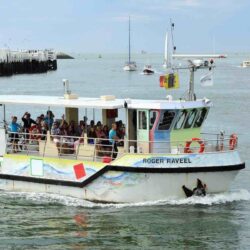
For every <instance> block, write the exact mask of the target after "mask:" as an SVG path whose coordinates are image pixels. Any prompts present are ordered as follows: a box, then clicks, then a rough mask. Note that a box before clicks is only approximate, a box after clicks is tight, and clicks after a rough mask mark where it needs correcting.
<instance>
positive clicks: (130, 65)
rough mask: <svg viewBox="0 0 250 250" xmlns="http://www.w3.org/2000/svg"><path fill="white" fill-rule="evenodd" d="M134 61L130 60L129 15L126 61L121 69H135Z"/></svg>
mask: <svg viewBox="0 0 250 250" xmlns="http://www.w3.org/2000/svg"><path fill="white" fill-rule="evenodd" d="M136 69H137V67H136V62H132V61H131V45H130V17H129V20H128V62H126V63H125V66H124V67H123V70H125V71H136Z"/></svg>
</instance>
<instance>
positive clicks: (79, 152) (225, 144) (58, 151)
mask: <svg viewBox="0 0 250 250" xmlns="http://www.w3.org/2000/svg"><path fill="white" fill-rule="evenodd" d="M208 137H209V138H208ZM210 137H212V138H214V139H211V138H210ZM207 138H208V139H207ZM237 139H238V138H237V137H236V136H234V135H231V136H227V135H221V134H220V135H216V134H204V138H203V139H198V138H192V139H190V140H187V141H174V142H170V141H138V140H119V141H116V142H114V143H110V141H109V139H104V138H89V137H87V136H86V135H85V136H84V137H77V136H65V135H51V134H50V133H48V134H35V135H34V134H30V133H13V132H7V137H6V153H15V154H25V155H39V156H42V157H59V158H75V159H87V160H91V161H111V160H112V159H114V158H116V157H117V158H119V157H121V156H122V155H124V154H151V155H153V154H173V155H176V154H190V153H201V154H202V153H214V152H222V151H232V150H235V149H237V146H238V145H237V142H238V141H237Z"/></svg>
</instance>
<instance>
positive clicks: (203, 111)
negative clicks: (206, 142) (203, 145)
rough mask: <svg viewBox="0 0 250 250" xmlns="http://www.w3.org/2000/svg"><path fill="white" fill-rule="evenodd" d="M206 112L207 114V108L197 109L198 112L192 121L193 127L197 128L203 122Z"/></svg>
mask: <svg viewBox="0 0 250 250" xmlns="http://www.w3.org/2000/svg"><path fill="white" fill-rule="evenodd" d="M206 114H207V109H206V108H203V109H200V110H199V113H198V115H197V117H196V120H195V122H194V127H195V128H199V127H200V126H201V124H202V123H203V121H204V119H205V117H206Z"/></svg>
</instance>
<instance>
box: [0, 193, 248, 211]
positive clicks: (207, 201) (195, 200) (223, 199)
mask: <svg viewBox="0 0 250 250" xmlns="http://www.w3.org/2000/svg"><path fill="white" fill-rule="evenodd" d="M1 196H8V197H12V198H22V199H23V198H24V199H26V200H27V201H34V202H35V203H39V204H46V203H50V204H51V203H54V204H61V205H65V206H73V207H85V208H108V207H113V208H123V207H141V206H159V205H161V206H162V205H195V204H200V205H208V206H211V205H217V204H225V203H230V202H235V201H249V200H250V193H249V192H248V191H247V190H245V189H241V190H239V191H234V192H227V193H221V194H214V195H207V196H205V197H198V196H193V197H190V198H185V199H173V198H172V199H167V200H159V201H151V202H138V203H126V204H123V203H118V204H113V203H107V204H102V203H93V202H90V201H85V200H81V199H77V198H72V197H68V196H61V195H56V194H46V193H24V192H2V193H1Z"/></svg>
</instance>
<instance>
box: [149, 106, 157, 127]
mask: <svg viewBox="0 0 250 250" xmlns="http://www.w3.org/2000/svg"><path fill="white" fill-rule="evenodd" d="M156 116H157V111H153V110H151V111H150V113H149V129H152V128H153V126H154V123H155V120H156Z"/></svg>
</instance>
